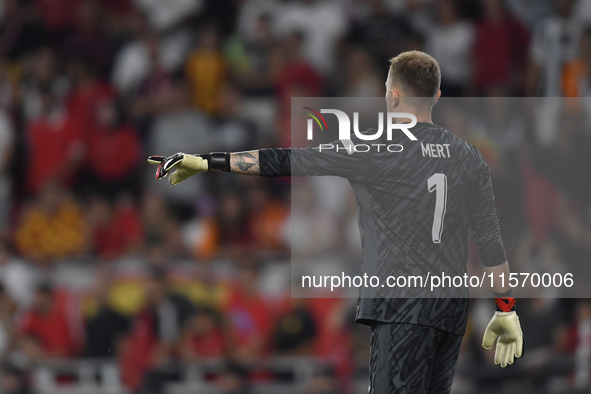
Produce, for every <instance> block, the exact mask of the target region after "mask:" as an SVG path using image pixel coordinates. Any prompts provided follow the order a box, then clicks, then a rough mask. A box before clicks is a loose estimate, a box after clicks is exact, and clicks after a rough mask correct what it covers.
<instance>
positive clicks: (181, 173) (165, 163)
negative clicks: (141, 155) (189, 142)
mask: <svg viewBox="0 0 591 394" xmlns="http://www.w3.org/2000/svg"><path fill="white" fill-rule="evenodd" d="M148 163H150V164H156V165H158V169H157V170H156V179H162V178H164V177H166V175H168V173H169V172H170V171H171V170H172V169H174V168H176V169H177V170H176V171H175V172H173V173H172V174H171V175H170V177H169V178H168V179H169V181H170V183H171V184H173V185H178V184H179V183H181V182H182V181H184V180H185V179H187V178H189V177H190V176H193V175H197V174H199V173H201V172H205V171H207V170H208V168H209V166H208V161H207V160H206V159H204V158H203V157H201V156H196V155H188V154H186V153H176V154H174V155H172V156H168V157H164V156H150V157H148Z"/></svg>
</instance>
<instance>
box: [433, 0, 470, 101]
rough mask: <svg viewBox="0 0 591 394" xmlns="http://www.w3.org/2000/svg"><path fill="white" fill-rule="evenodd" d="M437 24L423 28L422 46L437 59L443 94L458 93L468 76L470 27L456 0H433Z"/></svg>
mask: <svg viewBox="0 0 591 394" xmlns="http://www.w3.org/2000/svg"><path fill="white" fill-rule="evenodd" d="M437 15H438V17H439V20H438V21H437V24H435V25H434V26H433V27H431V28H430V29H428V30H427V32H426V33H427V34H426V40H425V49H426V51H427V52H428V53H429V54H430V55H431V56H433V57H435V58H436V59H437V61H438V62H439V66H440V67H441V73H442V74H443V75H445V79H444V80H442V82H441V83H442V85H441V94H442V95H443V96H444V97H460V96H463V95H464V90H465V89H466V86H467V84H468V82H469V79H470V71H471V59H470V53H471V50H472V45H473V40H474V27H473V26H472V24H471V23H469V22H467V21H464V20H462V19H460V15H459V10H458V6H457V3H456V1H454V0H440V1H437Z"/></svg>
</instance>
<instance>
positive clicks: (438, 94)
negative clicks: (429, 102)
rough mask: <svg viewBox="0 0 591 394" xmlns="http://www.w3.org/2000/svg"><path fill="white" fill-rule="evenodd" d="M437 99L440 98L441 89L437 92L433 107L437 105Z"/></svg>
mask: <svg viewBox="0 0 591 394" xmlns="http://www.w3.org/2000/svg"><path fill="white" fill-rule="evenodd" d="M439 97H441V89H439V90H438V91H437V97H435V101H434V102H433V105H435V104H437V102H438V101H439Z"/></svg>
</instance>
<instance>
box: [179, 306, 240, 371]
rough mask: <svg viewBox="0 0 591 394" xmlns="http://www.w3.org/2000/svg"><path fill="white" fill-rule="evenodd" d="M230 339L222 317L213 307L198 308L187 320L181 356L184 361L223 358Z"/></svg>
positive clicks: (228, 348) (228, 347) (191, 361)
mask: <svg viewBox="0 0 591 394" xmlns="http://www.w3.org/2000/svg"><path fill="white" fill-rule="evenodd" d="M230 341H231V338H230V334H229V333H228V331H227V324H226V322H224V317H223V316H222V315H220V314H219V313H218V312H216V311H214V310H213V309H210V308H199V309H197V311H196V313H195V316H193V317H192V318H191V319H190V320H189V321H188V322H187V329H186V330H185V331H184V334H183V345H182V346H181V356H182V358H183V361H184V362H185V363H194V362H199V361H203V360H207V359H212V358H213V359H215V358H218V359H219V358H223V357H225V356H227V355H228V354H229V351H230V345H231V343H230Z"/></svg>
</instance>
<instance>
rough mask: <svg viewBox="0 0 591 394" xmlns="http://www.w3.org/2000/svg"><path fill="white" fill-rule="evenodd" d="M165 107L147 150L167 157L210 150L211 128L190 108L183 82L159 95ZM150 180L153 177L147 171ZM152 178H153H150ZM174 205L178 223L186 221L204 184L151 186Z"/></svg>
mask: <svg viewBox="0 0 591 394" xmlns="http://www.w3.org/2000/svg"><path fill="white" fill-rule="evenodd" d="M161 100H162V102H163V104H164V106H163V108H162V110H161V112H160V113H159V115H158V116H157V117H156V118H155V119H154V121H153V123H152V127H151V129H150V134H149V140H148V147H149V148H150V149H155V148H156V147H158V149H159V150H161V151H163V152H168V153H166V154H174V153H176V152H181V151H183V150H187V149H188V148H189V147H193V149H196V148H198V149H210V148H211V144H212V142H211V141H212V138H213V137H214V135H213V134H212V126H211V124H210V121H209V120H208V119H207V117H206V116H204V114H203V113H202V112H199V111H198V110H196V109H194V108H192V107H191V105H190V102H189V92H188V89H187V86H186V85H185V82H184V80H182V79H181V80H177V81H175V82H174V83H173V84H172V85H171V86H170V87H169V88H168V89H164V91H163V92H162V93H161ZM149 175H150V178H152V176H153V174H152V171H150V174H149ZM152 179H153V178H152ZM150 186H151V187H153V188H154V190H155V191H156V192H157V193H158V194H159V195H161V196H162V197H164V198H165V199H166V201H167V202H169V203H171V204H173V206H174V208H175V210H177V211H178V212H177V213H178V218H179V220H182V221H185V220H187V219H188V218H189V217H191V216H192V215H193V212H194V205H195V201H196V199H197V198H198V197H199V196H200V195H202V194H203V190H204V183H203V182H192V183H190V184H188V185H179V187H175V188H171V187H167V186H169V185H168V184H165V183H164V182H162V183H156V184H153V185H150Z"/></svg>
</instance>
